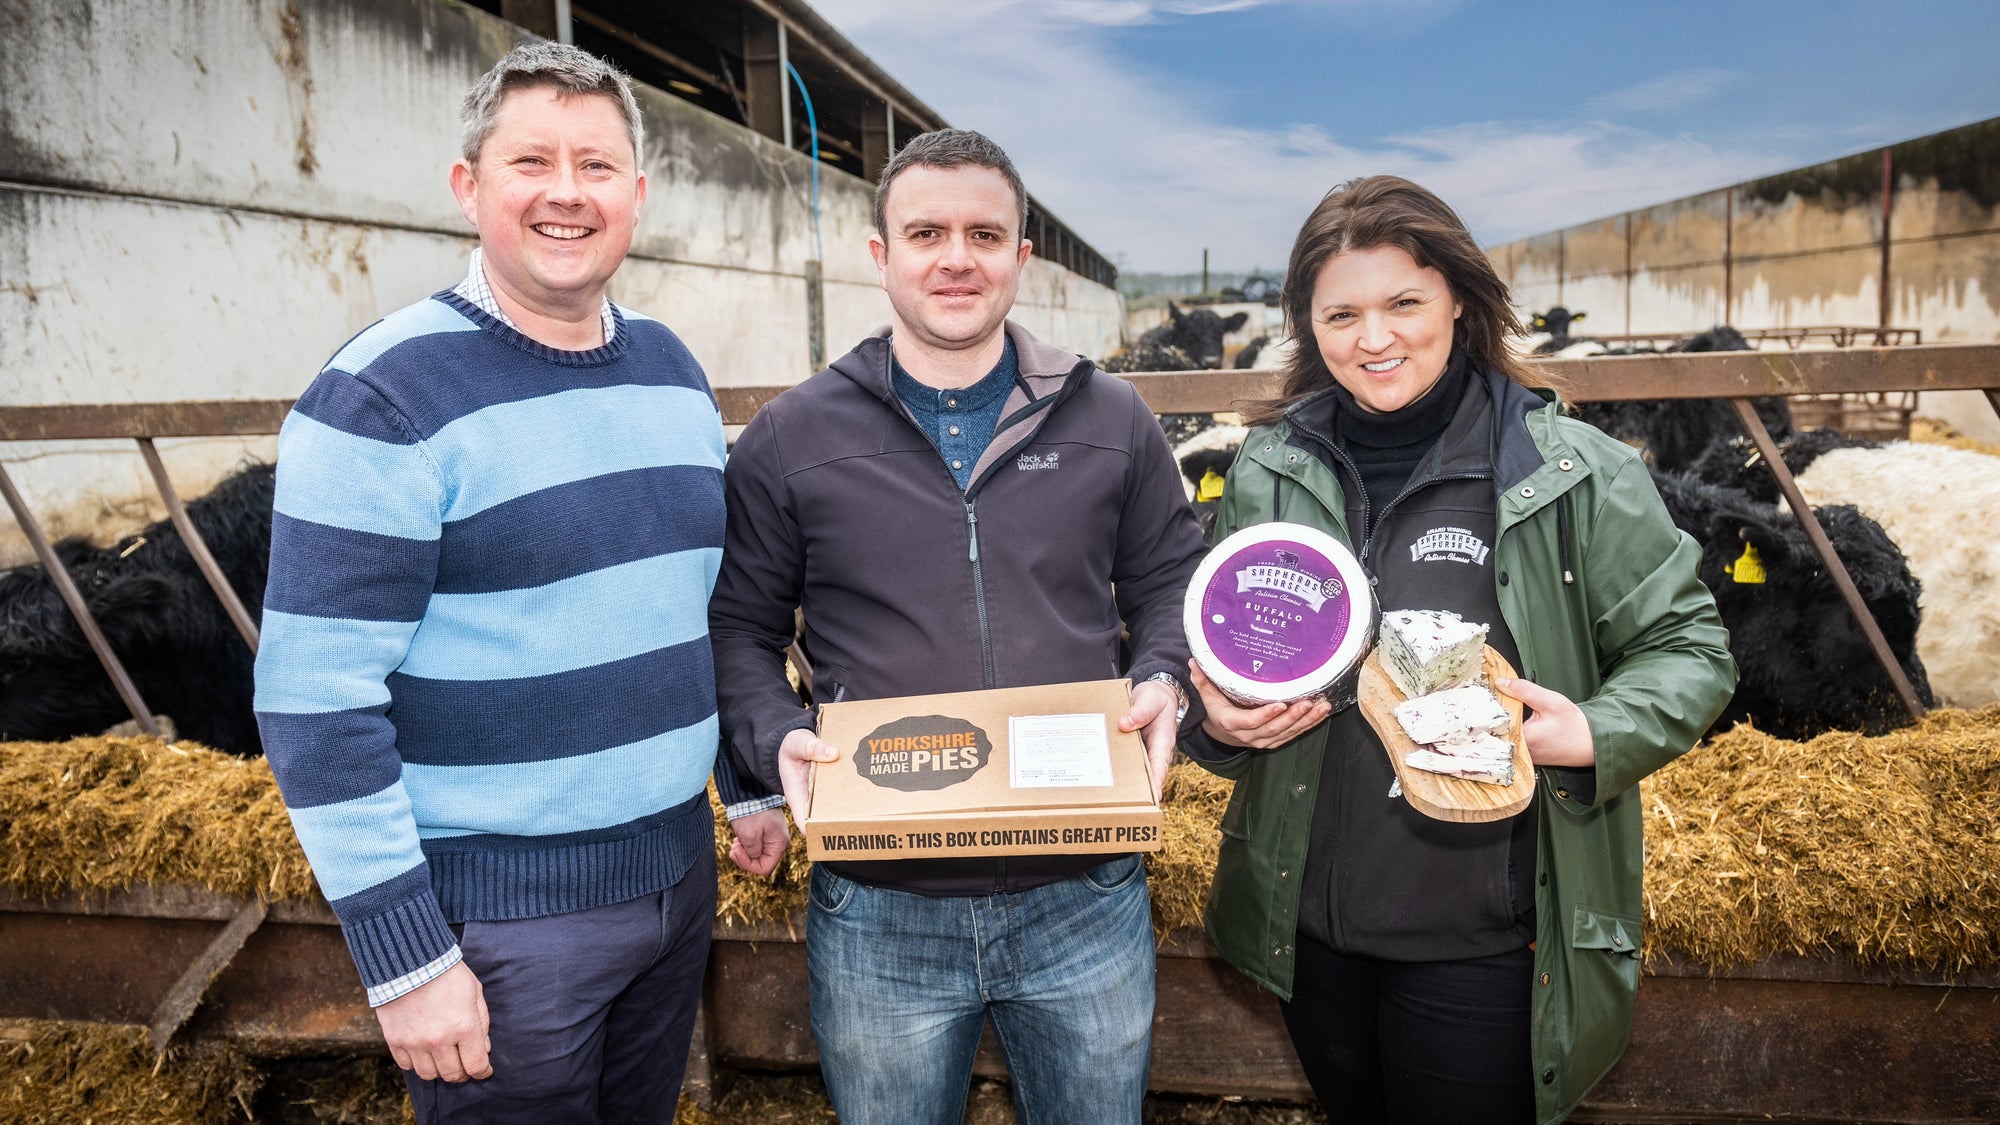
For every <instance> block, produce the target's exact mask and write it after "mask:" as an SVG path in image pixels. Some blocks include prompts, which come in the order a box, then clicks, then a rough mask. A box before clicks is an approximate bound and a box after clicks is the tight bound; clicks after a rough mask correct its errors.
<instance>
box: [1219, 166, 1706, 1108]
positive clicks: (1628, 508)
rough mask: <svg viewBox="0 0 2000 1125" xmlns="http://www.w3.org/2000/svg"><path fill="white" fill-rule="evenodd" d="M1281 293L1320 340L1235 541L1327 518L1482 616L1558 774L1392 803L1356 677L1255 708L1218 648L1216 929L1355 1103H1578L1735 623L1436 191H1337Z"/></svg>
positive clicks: (1274, 409)
mask: <svg viewBox="0 0 2000 1125" xmlns="http://www.w3.org/2000/svg"><path fill="white" fill-rule="evenodd" d="M1284 295H1285V320H1286V326H1287V328H1288V329H1290V332H1291V336H1292V338H1293V339H1294V340H1297V341H1298V342H1299V346H1298V347H1296V348H1295V349H1294V356H1293V358H1292V360H1291V362H1290V365H1289V367H1288V368H1287V369H1286V370H1285V373H1284V376H1285V381H1284V385H1283V391H1282V393H1281V395H1280V396H1279V397H1278V398H1277V399H1276V400H1273V401H1271V402H1267V403H1262V404H1259V405H1258V406H1257V407H1256V408H1254V409H1253V410H1252V411H1251V413H1250V418H1249V419H1248V420H1249V422H1250V423H1251V425H1252V429H1251V431H1250V433H1249V435H1248V436H1247V437H1246V438H1245V440H1244V444H1243V448H1242V451H1241V453H1240V454H1239V455H1238V456H1237V459H1236V463H1235V465H1234V466H1233V467H1232V468H1231V470H1230V472H1229V475H1228V479H1227V484H1226V487H1225V489H1224V492H1223V497H1222V501H1221V505H1220V511H1219V513H1218V521H1217V527H1216V531H1217V534H1218V536H1220V535H1226V534H1228V533H1230V532H1233V531H1235V530H1237V529H1239V528H1242V527H1245V526H1248V525H1251V524H1256V523H1263V522H1267V521H1274V520H1276V521H1286V522H1294V523H1304V524H1309V525H1312V526H1315V527H1318V528H1321V529H1322V530H1325V531H1327V532H1329V533H1330V534H1332V535H1334V536H1335V537H1337V538H1340V539H1342V540H1343V541H1344V542H1346V543H1347V544H1348V545H1349V546H1350V547H1351V548H1353V549H1354V551H1355V553H1356V554H1357V555H1359V556H1360V557H1361V559H1362V562H1363V565H1364V567H1365V568H1366V569H1367V571H1368V573H1369V577H1370V580H1371V582H1372V583H1373V585H1374V587H1375V595H1376V599H1377V601H1378V602H1379V604H1380V605H1381V607H1382V608H1383V609H1384V610H1385V611H1386V610H1393V609H1442V610H1452V611H1454V612H1457V613H1459V614H1460V615H1461V616H1463V617H1465V618H1466V619H1467V620H1469V621H1478V622H1485V623H1490V625H1491V630H1490V632H1489V634H1488V643H1489V644H1491V645H1493V646H1494V647H1495V648H1496V649H1498V650H1499V651H1500V652H1501V653H1502V654H1503V655H1504V656H1506V657H1507V658H1508V660H1509V661H1510V662H1511V663H1512V664H1513V665H1514V667H1515V668H1516V669H1518V670H1519V672H1520V678H1519V679H1516V680H1508V681H1503V682H1500V683H1498V684H1496V685H1495V686H1496V687H1497V688H1499V689H1500V690H1501V691H1503V692H1505V693H1507V694H1510V695H1512V696H1514V697H1516V698H1518V699H1520V700H1522V701H1523V702H1524V703H1525V704H1526V705H1527V706H1528V708H1529V711H1530V717H1529V718H1528V720H1527V722H1526V723H1525V724H1524V728H1523V729H1524V734H1525V737H1526V740H1527V744H1528V751H1529V754H1530V757H1532V758H1533V760H1534V763H1535V766H1536V773H1537V775H1538V781H1537V786H1536V794H1535V797H1534V800H1533V802H1532V804H1531V805H1530V806H1529V808H1528V809H1527V810H1526V811H1525V812H1522V813H1521V814H1519V815H1518V816H1515V817H1513V818H1510V819H1508V820H1502V821H1498V822H1494V823H1490V824H1457V823H1447V822H1444V821H1439V820H1432V819H1430V818H1428V817H1425V816H1424V815H1423V814H1421V813H1419V812H1417V811H1416V810H1415V809H1413V808H1411V807H1410V805H1409V803H1408V802H1406V801H1405V800H1403V799H1402V797H1401V796H1400V795H1399V793H1396V792H1392V782H1393V781H1394V774H1393V771H1392V768H1391V766H1390V764H1389V760H1388V756H1387V754H1386V753H1385V752H1384V751H1383V748H1382V745H1381V743H1380V741H1379V740H1378V739H1377V738H1376V736H1375V734H1374V732H1373V731H1372V730H1371V729H1370V728H1369V726H1368V725H1367V723H1366V722H1365V721H1364V720H1363V719H1362V717H1361V716H1360V714H1359V712H1358V710H1357V709H1356V708H1354V707H1353V706H1352V702H1351V701H1352V698H1353V697H1352V690H1353V688H1352V684H1351V683H1349V684H1346V685H1343V687H1341V688H1336V689H1335V691H1334V692H1332V693H1330V694H1331V695H1332V698H1331V699H1328V698H1325V697H1314V698H1312V699H1308V700H1301V701H1298V702H1294V703H1290V704H1270V705H1266V706H1262V707H1241V706H1238V705H1236V704H1235V703H1233V702H1232V701H1231V700H1230V699H1229V697H1227V696H1226V695H1224V694H1223V693H1221V692H1220V691H1219V690H1217V689H1216V687H1215V686H1214V685H1213V684H1212V683H1210V682H1209V681H1208V679H1207V677H1206V676H1204V675H1202V674H1201V672H1200V670H1199V669H1198V668H1197V669H1196V670H1195V671H1194V680H1195V684H1196V687H1197V688H1198V689H1199V690H1200V692H1201V697H1202V703H1203V704H1204V706H1205V707H1206V709H1207V718H1206V719H1205V721H1204V722H1203V723H1202V725H1201V727H1200V729H1199V731H1198V732H1197V733H1196V734H1194V735H1192V736H1190V737H1189V738H1187V739H1185V740H1184V741H1183V743H1182V749H1183V750H1184V751H1186V752H1187V753H1188V755H1189V756H1190V757H1192V758H1194V759H1196V760H1197V761H1199V762H1201V763H1202V764H1203V765H1204V766H1206V767H1207V768H1209V769H1211V770H1213V771H1215V772H1216V773H1219V774H1221V775H1223V776H1225V777H1230V778H1234V779H1235V780H1236V789H1235V793H1234V795H1233V797H1232V798H1231V800H1230V804H1229V809H1228V812H1227V813H1226V814H1225V816H1224V817H1223V821H1222V832H1223V841H1222V855H1221V861H1220V863H1219V865H1218V866H1217V869H1216V877H1215V887H1214V891H1213V892H1212V894H1211V896H1210V900H1209V906H1208V918H1207V921H1208V930H1209V934H1210V937H1211V938H1212V939H1213V940H1214V942H1215V944H1216V946H1217V948H1218V949H1220V950H1221V952H1222V954H1223V956H1225V957H1226V958H1228V960H1229V961H1230V962H1231V963H1232V964H1234V965H1235V966H1236V967H1237V968H1239V969H1241V970H1242V971H1243V972H1245V973H1247V974H1248V975H1250V976H1251V977H1252V978H1253V979H1255V980H1257V981H1258V982H1259V983H1261V984H1262V985H1264V986H1265V987H1266V988H1269V989H1270V990H1271V991H1273V992H1275V993H1276V994H1277V995H1278V997H1279V999H1280V1000H1281V1001H1282V1002H1283V1008H1284V1013H1285V1020H1286V1025H1287V1027H1288V1029H1289V1030H1290V1031H1291V1034H1292V1041H1293V1043H1294V1045H1295V1046H1296V1047H1297V1048H1298V1051H1299V1057H1300V1061H1301V1063H1302V1064H1303V1065H1304V1067H1305V1071H1306V1074H1307V1077H1308V1078H1309V1079H1310V1080H1311V1081H1312V1084H1313V1089H1314V1091H1315V1092H1316V1093H1317V1094H1318V1095H1319V1098H1320V1101H1321V1102H1322V1104H1323V1105H1325V1107H1326V1108H1327V1109H1328V1110H1329V1111H1332V1112H1334V1113H1335V1114H1336V1115H1338V1116H1339V1118H1340V1119H1341V1120H1381V1121H1453V1122H1467V1121H1493V1122H1517V1121H1518V1122H1530V1121H1539V1122H1555V1121H1560V1120H1562V1119H1563V1118H1564V1117H1565V1116H1567V1115H1568V1113H1569V1112H1570V1111H1571V1110H1572V1109H1573V1108H1574V1107H1575V1105H1576V1103H1577V1102H1578V1101H1579V1100H1580V1099H1581V1098H1582V1097H1583V1095H1584V1094H1585V1093H1587V1092H1588V1091H1589V1089H1590V1088H1591V1086H1593V1085H1594V1084H1595V1083H1596V1082H1597V1081H1598V1080H1599V1079H1600V1078H1602V1077H1603V1076H1604V1074H1605V1072H1606V1071H1608V1070H1609V1069H1610V1067H1611V1066H1612V1064H1613V1063H1615V1062H1616V1061H1617V1060H1618V1057H1619V1055H1620V1054H1621V1053H1623V1051H1624V1049H1625V1045H1626V1043H1627V1042H1628V1041H1629V1039H1630V1037H1631V1024H1632V1001H1633V996H1634V994H1635V993H1636V991H1637V989H1638V983H1639V946H1640V907H1641V904H1640V893H1641V887H1640V858H1641V841H1640V808H1639V804H1638V801H1639V793H1638V788H1637V786H1638V782H1639V779H1640V778H1642V777H1645V776H1646V775H1647V774H1649V773H1651V772H1652V771H1654V770H1656V769H1658V768H1660V767H1661V766H1663V765H1665V764H1666V763H1668V762H1669V761H1672V760H1673V759H1674V758H1675V757H1677V756H1679V755H1680V754H1682V753H1685V752H1686V751H1687V750H1688V749H1689V747H1691V746H1693V745H1694V742H1695V740H1696V739H1697V738H1699V737H1700V735H1701V732H1702V731H1703V730H1704V729H1706V728H1707V726H1708V724H1709V723H1710V722H1711V721H1712V720H1713V719H1714V718H1715V716H1716V715H1717V714H1719V713H1720V712H1721V710H1722V707H1723V705H1724V704H1725V703H1726V702H1727V701H1728V698H1729V694H1730V691H1731V689H1732V688H1733V686H1734V683H1735V668H1734V666H1733V665H1732V664H1731V662H1730V659H1729V652H1728V647H1727V640H1728V637H1727V634H1726V632H1725V631H1724V630H1723V628H1722V624H1721V621H1720V619H1719V618H1718V617H1717V616H1716V611H1715V604H1714V601H1713V600H1712V599H1711V598H1710V596H1709V594H1708V591H1707V590H1706V589H1705V588H1704V587H1703V586H1702V585H1701V583H1700V582H1699V581H1698V580H1697V579H1696V577H1695V560H1696V556H1697V549H1696V547H1695V544H1694V543H1693V541H1692V540H1690V539H1688V538H1687V537H1686V536H1684V535H1682V534H1681V533H1680V532H1678V531H1677V530H1675V528H1674V526H1673V525H1672V523H1671V522H1670V521H1669V520H1668V518H1667V513H1666V510H1665V508H1664V507H1663V506H1662V504H1661V502H1660V498H1659V495H1658V493H1657V492H1656V491H1655V490H1654V488H1653V485H1652V480H1651V478H1650V476H1649V475H1648V473H1647V471H1646V468H1645V466H1644V464H1642V463H1641V462H1640V460H1639V458H1638V456H1637V454H1636V453H1634V452H1633V451H1632V450H1631V449H1630V448H1628V447H1626V446H1624V445H1622V444H1620V443H1618V442H1615V441H1612V440H1611V439H1609V438H1607V437H1605V436H1604V435H1603V434H1601V433H1599V432H1598V431H1596V430H1594V429H1592V428H1590V427H1589V426H1587V425H1584V424H1583V423H1580V422H1577V421H1575V420H1573V419H1570V418H1566V417H1564V416H1563V414H1562V410H1561V407H1560V405H1559V404H1558V403H1557V402H1556V399H1555V396H1554V395H1553V394H1552V393H1550V392H1548V391H1535V390H1531V389H1529V385H1530V383H1531V382H1532V381H1534V380H1535V373H1534V372H1533V371H1532V370H1530V369H1529V368H1527V367H1526V366H1524V365H1523V364H1522V363H1521V362H1520V361H1519V360H1518V359H1516V358H1515V357H1514V356H1513V354H1512V353H1511V352H1510V351H1509V350H1508V347H1507V344H1506V338H1507V337H1508V336H1509V335H1518V334H1519V333H1520V332H1521V326H1520V323H1519V320H1518V319H1517V318H1516V317H1515V315H1514V313H1513V312H1512V311H1511V307H1510V305H1509V302H1508V297H1507V288H1506V285H1505V284H1504V283H1503V282H1502V281H1501V280H1500V279H1499V277H1498V276H1496V275H1495V274H1494V272H1493V268H1492V266H1491V264H1490V263H1489V262H1488V261H1487V259H1486V257H1485V255H1484V254H1482V253H1481V252H1480V250H1479V248H1478V246H1477V245H1476V244H1475V243H1474V241H1473V239H1472V237H1471V235H1470V234H1469V233H1468V232H1467V231H1466V229H1465V226H1464V224H1463V223H1461V222H1460V221H1459V219H1458V216H1457V215H1456V214H1454V213H1453V212H1452V210H1451V208H1449V207H1448V206H1446V205H1445V203H1444V202H1443V201H1442V200H1440V199H1438V198H1437V197H1436V196H1435V195H1432V194H1431V193H1430V192H1428V191H1426V190H1424V189H1423V188H1421V187H1418V186H1417V185H1416V184H1413V183H1410V182H1409V181H1407V180H1403V179H1399V178H1396V177H1391V176H1376V177H1370V178H1368V179H1362V180H1356V181H1353V182H1352V183H1348V184H1344V185H1342V186H1340V187H1337V188H1335V189H1334V190H1333V191H1332V192H1330V193H1329V194H1328V195H1327V196H1326V198H1325V199H1324V200H1322V201H1321V203H1320V205H1319V206H1318V207H1317V208H1316V209H1315V210H1314V211H1313V213H1312V215H1311V217H1310V218H1308V219H1307V220H1306V224H1305V227H1304V229H1302V230H1301V231H1300V232H1299V236H1298V241H1297V243H1296V244H1295V245H1294V247H1293V250H1292V257H1291V263H1290V266H1289V268H1288V270H1287V272H1286V277H1285V285H1284Z"/></svg>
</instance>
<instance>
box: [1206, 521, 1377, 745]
mask: <svg viewBox="0 0 2000 1125" xmlns="http://www.w3.org/2000/svg"><path fill="white" fill-rule="evenodd" d="M1375 612H1376V606H1375V596H1374V593H1373V592H1372V590H1371V589H1370V587H1369V583H1368V575H1367V572H1366V571H1364V570H1362V568H1361V562H1360V560H1358V559H1356V558H1355V557H1354V552H1352V551H1350V550H1348V549H1347V546H1346V545H1345V544H1343V543H1341V542H1340V541H1339V540H1338V539H1335V538H1334V537H1333V536H1331V535H1328V534H1327V533H1326V532H1324V531H1321V530H1319V529H1318V528H1314V527H1307V526H1306V525H1304V524H1297V523H1263V524H1257V525H1255V526H1253V527H1246V528H1244V529H1243V530H1241V531H1239V532H1237V533H1236V534H1234V535H1231V536H1230V537H1229V538H1227V539H1224V540H1223V541H1222V542H1221V543H1218V544H1217V545H1216V547H1215V549H1214V550H1213V551H1210V552H1209V554H1208V557H1207V558H1205V559H1203V560H1202V563H1201V566H1200V568H1198V569H1197V570H1196V571H1195V573H1194V580H1193V581H1192V582H1190V583H1188V593H1187V602H1186V608H1185V618H1184V619H1185V623H1186V626H1187V637H1188V645H1189V647H1190V648H1192V649H1193V651H1194V659H1195V662H1196V663H1198V664H1199V665H1201V669H1202V671H1203V672H1204V673H1205V674H1206V675H1207V678H1208V680H1209V681H1210V682H1211V683H1213V684H1214V685H1215V687H1216V688H1217V689H1218V690H1220V691H1221V693H1222V694H1224V695H1226V696H1228V697H1229V698H1230V699H1231V700H1233V701H1235V702H1236V703H1237V704H1239V705H1241V706H1243V707H1246V708H1250V707H1256V706H1258V705H1261V704H1266V703H1289V702H1291V701H1293V700H1297V699H1306V698H1308V697H1311V696H1317V695H1321V694H1323V693H1324V692H1325V691H1326V690H1327V689H1329V688H1331V687H1333V685H1335V684H1336V683H1338V682H1340V681H1341V680H1342V679H1343V678H1345V677H1346V676H1347V675H1348V674H1349V673H1351V672H1352V671H1354V669H1355V668H1356V667H1357V666H1358V665H1359V664H1360V663H1361V660H1362V658H1363V657H1365V656H1367V655H1368V647H1369V644H1370V643H1371V641H1372V639H1373V637H1374V635H1375Z"/></svg>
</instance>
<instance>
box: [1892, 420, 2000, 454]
mask: <svg viewBox="0 0 2000 1125" xmlns="http://www.w3.org/2000/svg"><path fill="white" fill-rule="evenodd" d="M1910 440H1911V441H1927V442H1932V443H1934V444H1937V445H1948V446H1951V447H1952V448H1953V449H1967V450H1971V451H1972V452H1974V453H1985V454H1989V455H1991V456H1994V457H2000V445H1988V444H1986V443H1985V442H1983V441H1980V440H1978V439H1976V438H1970V437H1967V436H1965V435H1964V434H1963V433H1960V432H1959V429H1958V427H1957V426H1954V425H1952V424H1951V423H1950V422H1946V421H1943V420H1941V419H1938V418H1912V419H1910Z"/></svg>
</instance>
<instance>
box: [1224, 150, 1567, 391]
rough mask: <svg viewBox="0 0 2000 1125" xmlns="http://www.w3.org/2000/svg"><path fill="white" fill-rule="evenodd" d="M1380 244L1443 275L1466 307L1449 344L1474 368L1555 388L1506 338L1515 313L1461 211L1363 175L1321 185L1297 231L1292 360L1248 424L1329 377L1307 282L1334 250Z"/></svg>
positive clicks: (1289, 302)
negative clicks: (1316, 336) (1323, 190)
mask: <svg viewBox="0 0 2000 1125" xmlns="http://www.w3.org/2000/svg"><path fill="white" fill-rule="evenodd" d="M1384 246H1397V247H1401V248H1402V249H1403V250H1404V251H1405V252H1407V253H1408V254H1409V255H1410V257H1412V258H1414V259H1416V263H1417V264H1418V265H1420V266H1424V267H1426V268H1428V269H1434V270H1437V271H1438V272H1439V273H1441V274H1443V275H1444V279H1445V282H1446V284H1448V285H1450V286H1451V293H1452V296H1454V297H1456V298H1457V299H1458V303H1459V307H1460V308H1461V309H1463V310H1464V311H1463V313H1462V314H1461V315H1460V316H1459V318H1458V321H1457V324H1456V326H1455V327H1454V328H1453V344H1454V345H1455V346H1456V347H1458V348H1461V349H1463V350H1464V352H1465V357H1466V360H1467V362H1468V363H1470V364H1471V365H1472V369H1473V370H1475V371H1477V370H1480V369H1482V368H1487V367H1491V368H1497V369H1499V371H1500V372H1501V373H1502V374H1504V375H1506V376H1507V377H1508V378H1509V379H1512V380H1514V381H1515V382H1516V383H1519V384H1521V385H1522V386H1524V387H1534V386H1549V385H1551V383H1552V380H1551V379H1550V378H1549V376H1548V374H1547V373H1546V372H1543V371H1540V370H1537V369H1536V368H1534V367H1531V366H1530V365H1529V364H1527V363H1526V362H1525V361H1523V360H1522V359H1521V358H1520V357H1518V356H1517V355H1515V354H1514V352H1513V350H1512V349H1510V348H1509V347H1508V346H1507V338H1508V337H1509V336H1518V335H1520V334H1521V333H1522V327H1521V319H1520V318H1519V317H1518V316H1515V315H1514V308H1513V305H1512V304H1511V303H1510V302H1509V301H1508V299H1507V283H1506V282H1504V281H1501V280H1500V275H1499V274H1497V273H1495V272H1493V263H1492V262H1491V261H1489V260H1487V257H1486V254H1485V253H1484V252H1483V251H1481V250H1480V249H1479V244H1478V243H1477V242H1474V241H1473V239H1472V233H1471V232H1470V231H1468V230H1466V229H1465V224H1464V223H1463V222H1461V221H1459V218H1458V214H1457V213H1456V212H1454V211H1453V210H1452V209H1451V207H1450V206H1448V205H1447V204H1446V203H1445V201H1444V200H1442V199H1439V198H1438V197H1437V196H1435V195H1433V194H1431V192H1429V191H1428V190H1426V189H1424V188H1422V187H1419V186H1418V185H1416V184H1414V183H1411V182H1410V181H1409V180H1406V179H1403V178H1402V177H1401V176H1367V177H1364V178H1362V179H1358V180H1349V181H1348V182H1346V183H1344V184H1340V185H1339V186H1337V187H1335V188H1334V189H1333V190H1332V191H1329V192H1327V193H1326V198H1324V199H1321V200H1320V201H1319V206H1317V207H1315V208H1313V212H1312V214H1311V215H1309V216H1307V218H1306V223H1305V226H1303V227H1301V228H1300V229H1299V237H1298V240H1297V241H1296V242H1294V243H1293V244H1292V258H1291V262H1290V264H1289V265H1287V266H1286V268H1285V287H1284V304H1285V331H1286V332H1287V333H1288V334H1289V335H1290V336H1291V338H1292V358H1291V360H1290V361H1289V362H1287V363H1286V364H1285V366H1284V368H1283V372H1284V383H1283V385H1282V387H1281V389H1280V390H1279V393H1278V397H1277V398H1273V399H1262V400H1258V401H1254V402H1249V403H1245V404H1243V420H1244V421H1245V422H1246V423H1247V424H1249V425H1252V426H1261V425H1267V424H1269V423H1272V422H1276V421H1277V420H1278V419H1280V418H1282V417H1284V414H1285V411H1287V410H1290V409H1291V408H1292V406H1293V405H1295V404H1296V403H1298V401H1299V400H1301V399H1303V398H1306V397H1307V396H1309V395H1312V394H1316V393H1318V392H1319V391H1322V390H1324V389H1326V388H1327V387H1329V386H1331V385H1332V384H1333V372H1331V371H1328V370H1327V367H1326V360H1325V359H1323V358H1322V357H1321V356H1320V354H1319V346H1318V344H1317V343H1316V342H1315V339H1314V337H1313V330H1312V292H1313V285H1314V283H1316V282H1317V281H1318V280H1319V274H1320V270H1322V269H1324V268H1325V266H1326V264H1327V263H1328V262H1330V261H1332V260H1333V259H1334V258H1335V257H1337V256H1338V255H1341V254H1345V253H1347V252H1348V251H1350V250H1375V249H1380V248H1381V247H1384Z"/></svg>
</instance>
